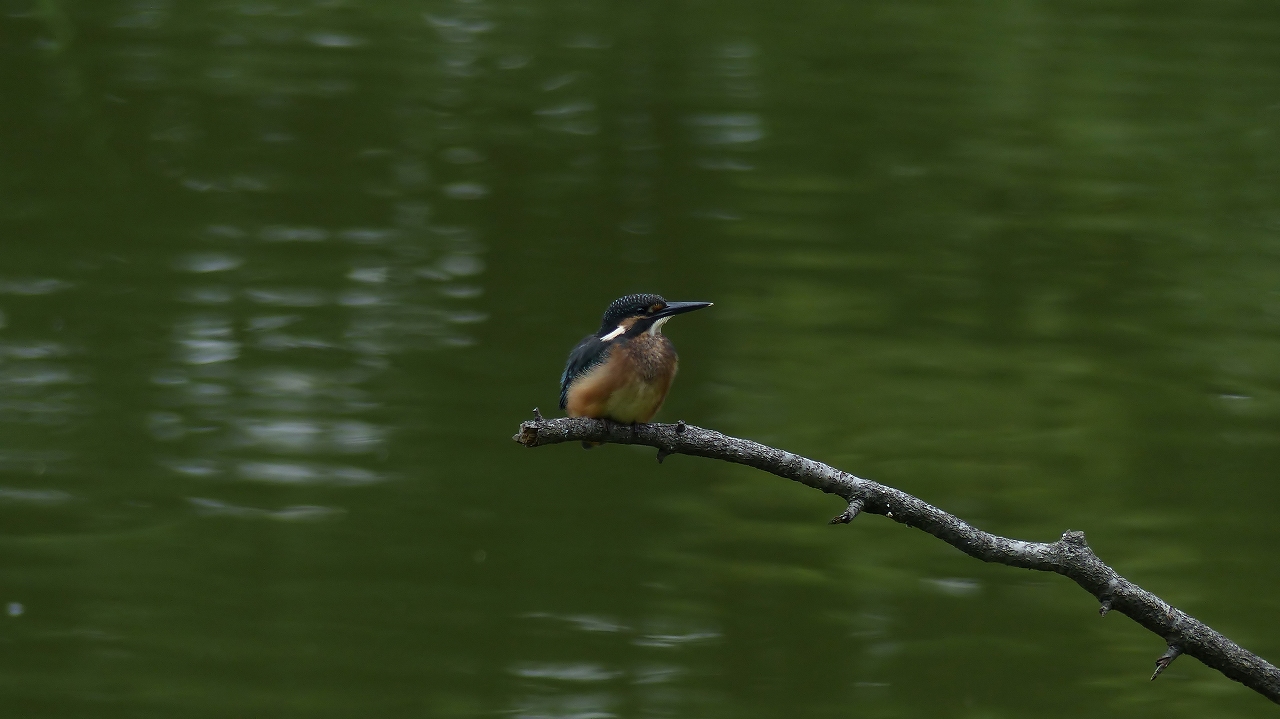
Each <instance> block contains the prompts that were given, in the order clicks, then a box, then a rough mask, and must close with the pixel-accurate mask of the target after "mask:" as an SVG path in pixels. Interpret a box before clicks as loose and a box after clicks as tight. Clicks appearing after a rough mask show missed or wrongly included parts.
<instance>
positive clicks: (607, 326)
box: [560, 294, 711, 446]
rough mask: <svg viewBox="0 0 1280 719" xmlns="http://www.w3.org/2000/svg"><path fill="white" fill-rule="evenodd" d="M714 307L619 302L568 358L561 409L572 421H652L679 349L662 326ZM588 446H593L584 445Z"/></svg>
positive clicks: (651, 298) (644, 298)
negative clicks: (676, 316)
mask: <svg viewBox="0 0 1280 719" xmlns="http://www.w3.org/2000/svg"><path fill="white" fill-rule="evenodd" d="M710 306H711V303H710V302H667V301H666V300H664V299H662V297H660V296H659V295H647V294H646V295H627V296H626V297H619V298H618V299H616V300H614V301H613V304H611V305H609V309H607V310H605V312H604V318H603V319H602V320H601V321H600V329H599V331H597V332H596V333H595V334H593V335H587V336H586V337H584V338H583V339H582V341H581V342H579V343H578V346H577V347H574V348H573V352H571V353H569V362H568V364H566V365H565V368H564V374H563V375H561V376H560V409H563V410H567V411H568V413H569V416H570V417H597V418H601V419H606V420H613V421H614V422H621V423H624V424H635V423H636V422H648V421H649V420H650V419H653V415H655V414H657V413H658V408H659V407H661V406H662V401H663V400H665V399H666V398H667V391H668V390H670V389H671V380H672V379H674V378H675V376H676V365H677V364H678V362H679V358H677V357H676V348H675V345H673V344H671V340H669V339H667V337H666V336H665V335H663V334H662V325H664V324H665V323H666V322H667V320H669V319H671V318H672V317H674V316H675V315H678V314H681V313H684V312H691V311H693V310H700V309H702V308H703V307H710ZM583 445H584V446H591V445H589V444H588V443H586V442H583Z"/></svg>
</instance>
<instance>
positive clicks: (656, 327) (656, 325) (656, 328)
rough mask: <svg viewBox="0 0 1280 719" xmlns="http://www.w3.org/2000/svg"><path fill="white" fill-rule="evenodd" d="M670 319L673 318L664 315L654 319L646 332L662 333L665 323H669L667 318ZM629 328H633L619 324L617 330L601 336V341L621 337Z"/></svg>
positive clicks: (652, 333)
mask: <svg viewBox="0 0 1280 719" xmlns="http://www.w3.org/2000/svg"><path fill="white" fill-rule="evenodd" d="M669 319H671V318H670V317H662V318H660V319H657V320H654V322H653V324H651V325H649V329H647V330H645V333H646V334H651V335H660V334H662V326H663V325H665V324H666V323H667V320H669ZM629 329H631V328H630V327H627V326H626V325H618V329H616V330H614V331H612V332H610V333H609V334H607V335H605V336H604V337H601V338H600V341H601V342H608V341H609V340H611V339H616V338H618V337H621V336H622V335H624V334H626V332H627V330H629Z"/></svg>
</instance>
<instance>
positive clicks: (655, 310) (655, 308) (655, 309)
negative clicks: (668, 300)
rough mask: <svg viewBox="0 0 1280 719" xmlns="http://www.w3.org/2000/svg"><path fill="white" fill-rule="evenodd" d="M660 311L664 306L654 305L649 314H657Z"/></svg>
mask: <svg viewBox="0 0 1280 719" xmlns="http://www.w3.org/2000/svg"><path fill="white" fill-rule="evenodd" d="M660 309H662V305H653V306H652V307H650V308H649V314H653V313H654V312H657V311H658V310H660Z"/></svg>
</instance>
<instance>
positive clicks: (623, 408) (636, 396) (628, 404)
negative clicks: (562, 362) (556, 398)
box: [565, 334, 679, 424]
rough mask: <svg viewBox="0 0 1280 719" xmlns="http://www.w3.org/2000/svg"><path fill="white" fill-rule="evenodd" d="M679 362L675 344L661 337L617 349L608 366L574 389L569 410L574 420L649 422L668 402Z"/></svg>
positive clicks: (644, 338)
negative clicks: (590, 418)
mask: <svg viewBox="0 0 1280 719" xmlns="http://www.w3.org/2000/svg"><path fill="white" fill-rule="evenodd" d="M678 362H679V360H678V358H677V357H676V353H675V348H674V347H672V345H671V341H670V340H668V339H667V338H666V337H664V336H662V335H661V334H653V335H650V334H645V335H641V336H640V337H636V338H634V339H630V340H628V341H626V342H624V343H619V344H617V345H614V346H613V347H611V348H610V350H609V356H608V358H607V359H606V360H605V361H604V362H601V363H600V364H599V365H596V366H595V367H594V368H592V369H591V370H589V371H587V372H585V373H583V374H582V376H580V377H579V378H577V379H576V380H574V382H573V384H572V385H570V387H569V397H568V400H569V401H568V402H567V403H566V405H565V409H566V411H568V413H569V416H570V417H601V418H606V419H611V420H613V421H615V422H624V423H627V424H630V423H632V422H648V421H649V420H651V419H653V416H654V415H655V414H657V413H658V409H659V408H660V407H662V402H663V401H664V400H665V399H666V398H667V392H669V391H670V390H671V381H672V379H674V378H675V375H676V369H677V366H678Z"/></svg>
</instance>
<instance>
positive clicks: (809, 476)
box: [513, 410, 1280, 703]
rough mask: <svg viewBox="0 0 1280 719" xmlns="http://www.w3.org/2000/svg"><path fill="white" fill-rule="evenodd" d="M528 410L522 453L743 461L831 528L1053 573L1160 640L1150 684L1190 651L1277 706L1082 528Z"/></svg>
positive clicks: (1267, 688) (704, 437)
mask: <svg viewBox="0 0 1280 719" xmlns="http://www.w3.org/2000/svg"><path fill="white" fill-rule="evenodd" d="M534 413H535V416H536V417H537V419H535V420H533V421H529V422H524V423H523V424H521V425H520V432H519V433H518V434H516V436H515V437H513V439H514V440H515V441H517V442H519V443H520V444H523V445H524V446H526V447H540V446H542V445H546V444H558V443H560V442H570V441H585V442H609V443H615V444H640V445H648V446H650V447H656V448H657V449H658V461H659V462H661V461H662V460H663V458H665V457H667V456H668V455H671V454H688V455H693V456H695V457H707V458H709V459H721V460H724V461H726V462H735V463H737V464H745V465H747V466H750V467H755V468H756V469H761V470H764V471H766V472H770V473H772V474H776V475H778V476H779V477H784V478H786V479H791V480H794V481H796V482H799V483H801V484H804V485H806V486H809V487H813V488H814V489H819V490H822V491H823V492H826V493H828V494H834V495H836V496H838V497H840V498H842V499H844V500H845V501H846V502H847V503H848V505H847V507H848V508H847V509H846V510H845V511H844V512H842V513H841V514H840V515H838V516H837V517H836V518H835V519H833V520H831V522H832V523H833V524H836V523H845V522H849V521H851V520H852V519H853V518H854V517H855V516H857V515H858V514H860V513H868V514H880V515H884V516H885V517H888V518H889V519H892V520H893V521H895V522H898V523H899V524H905V525H907V526H909V527H915V528H916V529H920V530H923V531H925V532H928V533H929V534H932V535H933V536H935V537H937V538H938V539H941V540H942V541H944V542H946V543H947V544H950V545H951V546H953V547H955V548H956V549H959V550H960V551H962V552H964V553H965V554H968V555H969V556H971V557H975V558H977V559H981V560H982V561H984V562H994V563H997V564H1007V565H1009V566H1011V567H1022V568H1024V569H1034V570H1038V571H1042V572H1056V573H1058V574H1061V575H1063V576H1065V577H1068V578H1070V579H1072V580H1073V581H1075V583H1076V584H1079V585H1080V586H1081V587H1083V588H1084V589H1085V591H1087V592H1089V593H1090V594H1092V595H1093V596H1094V597H1095V598H1097V600H1098V602H1099V603H1100V605H1101V608H1100V610H1099V611H1100V613H1101V614H1103V615H1106V614H1107V613H1108V612H1109V611H1116V612H1120V613H1121V614H1124V615H1126V616H1128V617H1130V618H1131V619H1133V620H1134V621H1136V622H1137V623H1138V624H1141V625H1142V626H1144V627H1146V628H1147V629H1149V630H1151V631H1152V632H1154V633H1155V634H1157V635H1158V636H1160V637H1161V638H1162V639H1163V640H1164V641H1165V643H1166V644H1167V646H1168V650H1167V651H1165V652H1164V654H1162V655H1161V656H1160V657H1159V658H1158V659H1157V660H1156V670H1155V673H1154V674H1152V675H1151V678H1152V679H1155V678H1156V677H1157V676H1159V674H1160V673H1161V672H1162V671H1164V669H1165V667H1167V666H1168V665H1169V664H1170V663H1171V662H1172V661H1173V660H1174V659H1175V658H1177V657H1178V655H1180V654H1188V655H1190V656H1193V657H1195V658H1196V659H1199V660H1200V661H1201V662H1203V663H1204V664H1205V665H1206V666H1209V667H1212V668H1214V669H1217V670H1218V671H1220V672H1222V673H1223V674H1224V675H1226V676H1227V677H1229V678H1231V679H1234V680H1236V681H1238V682H1240V683H1241V684H1244V685H1245V686H1247V687H1249V688H1250V689H1253V690H1254V691H1256V692H1258V693H1260V694H1262V695H1263V696H1265V697H1267V698H1268V699H1270V700H1271V701H1273V702H1276V703H1280V669H1277V668H1276V667H1274V666H1272V665H1271V664H1270V663H1268V662H1267V661H1266V660H1264V659H1262V658H1261V657H1259V656H1257V655H1256V654H1253V653H1251V652H1249V651H1246V650H1245V649H1243V648H1241V647H1240V646H1239V645H1237V644H1236V643H1235V642H1232V641H1231V640H1230V639H1227V638H1226V637H1224V636H1223V635H1221V634H1219V633H1218V632H1217V631H1215V630H1213V629H1212V628H1210V627H1209V626H1208V625H1206V624H1204V623H1203V622H1201V621H1199V620H1197V619H1196V618H1194V617H1192V616H1191V615H1189V614H1187V613H1186V612H1184V611H1182V610H1180V609H1178V608H1176V607H1173V606H1171V605H1169V604H1168V603H1167V602H1165V601H1164V600H1162V599H1160V598H1159V597H1157V596H1156V595H1154V594H1152V593H1151V592H1148V591H1147V590H1145V589H1143V588H1142V587H1139V586H1138V585H1136V584H1134V583H1133V582H1130V581H1129V580H1127V579H1125V578H1124V577H1122V576H1120V575H1119V574H1118V573H1117V572H1116V571H1115V570H1114V569H1112V568H1111V567H1109V566H1107V565H1106V564H1105V563H1104V562H1103V561H1102V560H1101V559H1099V558H1098V556H1097V555H1096V554H1094V553H1093V550H1092V549H1090V548H1089V545H1088V544H1087V543H1086V542H1085V539H1084V532H1077V531H1067V532H1064V533H1063V535H1062V537H1060V538H1059V539H1058V541H1056V542H1051V543H1048V544H1045V543H1041V542H1024V541H1021V540H1017V539H1008V538H1006V537H998V536H996V535H994V534H990V533H987V532H984V531H982V530H980V529H977V528H976V527H972V526H970V525H969V524H966V523H965V522H964V521H962V520H960V519H959V518H958V517H955V516H953V515H951V514H948V513H947V512H944V511H942V510H941V509H938V508H937V507H934V506H932V505H930V504H928V503H927V502H924V501H922V500H920V499H917V498H915V497H913V496H911V495H910V494H907V493H906V492H903V491H901V490H897V489H894V488H893V487H888V486H885V485H883V484H880V483H878V482H873V481H871V480H868V479H862V478H861V477H855V476H853V475H852V474H849V473H848V472H844V471H841V470H839V469H836V468H834V467H830V466H828V465H825V464H823V463H822V462H816V461H814V460H812V459H809V458H807V457H801V456H800V455H797V454H792V453H791V452H786V451H783V450H780V449H775V448H773V447H769V446H766V445H763V444H760V443H758V442H752V441H750V440H745V439H738V438H736V437H729V436H727V435H724V434H721V433H719V432H715V431H712V430H706V429H701V428H699V427H694V426H692V425H686V424H685V423H684V422H680V423H678V424H641V425H635V426H632V425H619V424H617V423H614V422H606V421H603V420H598V419H589V418H583V417H578V418H562V419H543V418H542V415H541V414H539V413H538V412H537V410H534Z"/></svg>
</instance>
